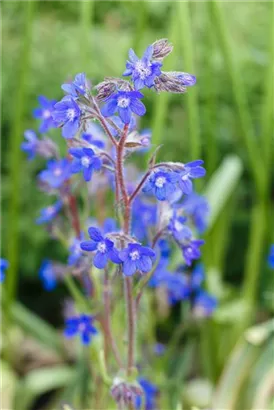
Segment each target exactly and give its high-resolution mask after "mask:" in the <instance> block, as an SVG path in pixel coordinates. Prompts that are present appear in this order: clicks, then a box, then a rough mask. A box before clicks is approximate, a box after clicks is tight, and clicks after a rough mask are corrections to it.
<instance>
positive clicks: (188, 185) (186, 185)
mask: <svg viewBox="0 0 274 410" xmlns="http://www.w3.org/2000/svg"><path fill="white" fill-rule="evenodd" d="M179 186H180V188H181V190H182V191H183V192H184V193H185V194H187V195H189V194H191V192H192V182H191V181H190V179H185V180H184V179H182V178H181V179H180V180H179Z"/></svg>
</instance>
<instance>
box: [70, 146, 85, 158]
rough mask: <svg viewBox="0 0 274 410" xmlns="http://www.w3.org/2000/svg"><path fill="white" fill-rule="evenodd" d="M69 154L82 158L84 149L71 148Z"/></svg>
mask: <svg viewBox="0 0 274 410" xmlns="http://www.w3.org/2000/svg"><path fill="white" fill-rule="evenodd" d="M68 152H69V153H70V154H71V155H72V156H73V157H76V158H79V159H80V158H82V156H83V150H82V148H70V149H69V150H68Z"/></svg>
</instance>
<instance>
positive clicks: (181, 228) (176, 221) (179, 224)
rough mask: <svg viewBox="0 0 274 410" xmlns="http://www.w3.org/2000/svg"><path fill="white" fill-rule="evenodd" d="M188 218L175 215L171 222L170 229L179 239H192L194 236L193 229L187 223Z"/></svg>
mask: <svg viewBox="0 0 274 410" xmlns="http://www.w3.org/2000/svg"><path fill="white" fill-rule="evenodd" d="M186 221H187V219H186V218H185V217H183V216H179V217H176V215H174V216H173V218H172V219H171V221H170V223H169V226H168V227H169V230H170V231H171V233H172V235H173V236H174V238H175V239H176V240H177V241H180V242H181V241H185V240H190V239H191V237H192V232H191V229H190V228H189V227H188V226H187V225H186V224H185V222H186Z"/></svg>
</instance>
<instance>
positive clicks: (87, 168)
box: [69, 148, 102, 181]
mask: <svg viewBox="0 0 274 410" xmlns="http://www.w3.org/2000/svg"><path fill="white" fill-rule="evenodd" d="M69 153H70V154H71V155H72V156H73V157H74V161H73V163H72V165H71V172H72V173H73V174H76V173H78V172H81V171H83V176H84V180H85V181H90V180H91V176H92V172H93V171H99V170H100V169H101V166H102V161H101V160H100V158H99V157H97V156H96V155H95V153H94V151H93V149H91V148H70V149H69Z"/></svg>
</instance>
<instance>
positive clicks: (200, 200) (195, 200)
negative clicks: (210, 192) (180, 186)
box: [182, 193, 209, 233]
mask: <svg viewBox="0 0 274 410" xmlns="http://www.w3.org/2000/svg"><path fill="white" fill-rule="evenodd" d="M182 206H183V208H184V212H185V213H186V214H187V215H189V216H190V217H191V218H192V220H193V223H194V225H195V227H196V229H197V231H198V232H199V233H203V232H204V231H205V229H206V227H207V219H208V214H209V205H208V202H207V200H206V198H205V197H203V196H201V195H198V194H196V193H192V194H190V195H188V196H187V197H185V199H184V200H183V202H182Z"/></svg>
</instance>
